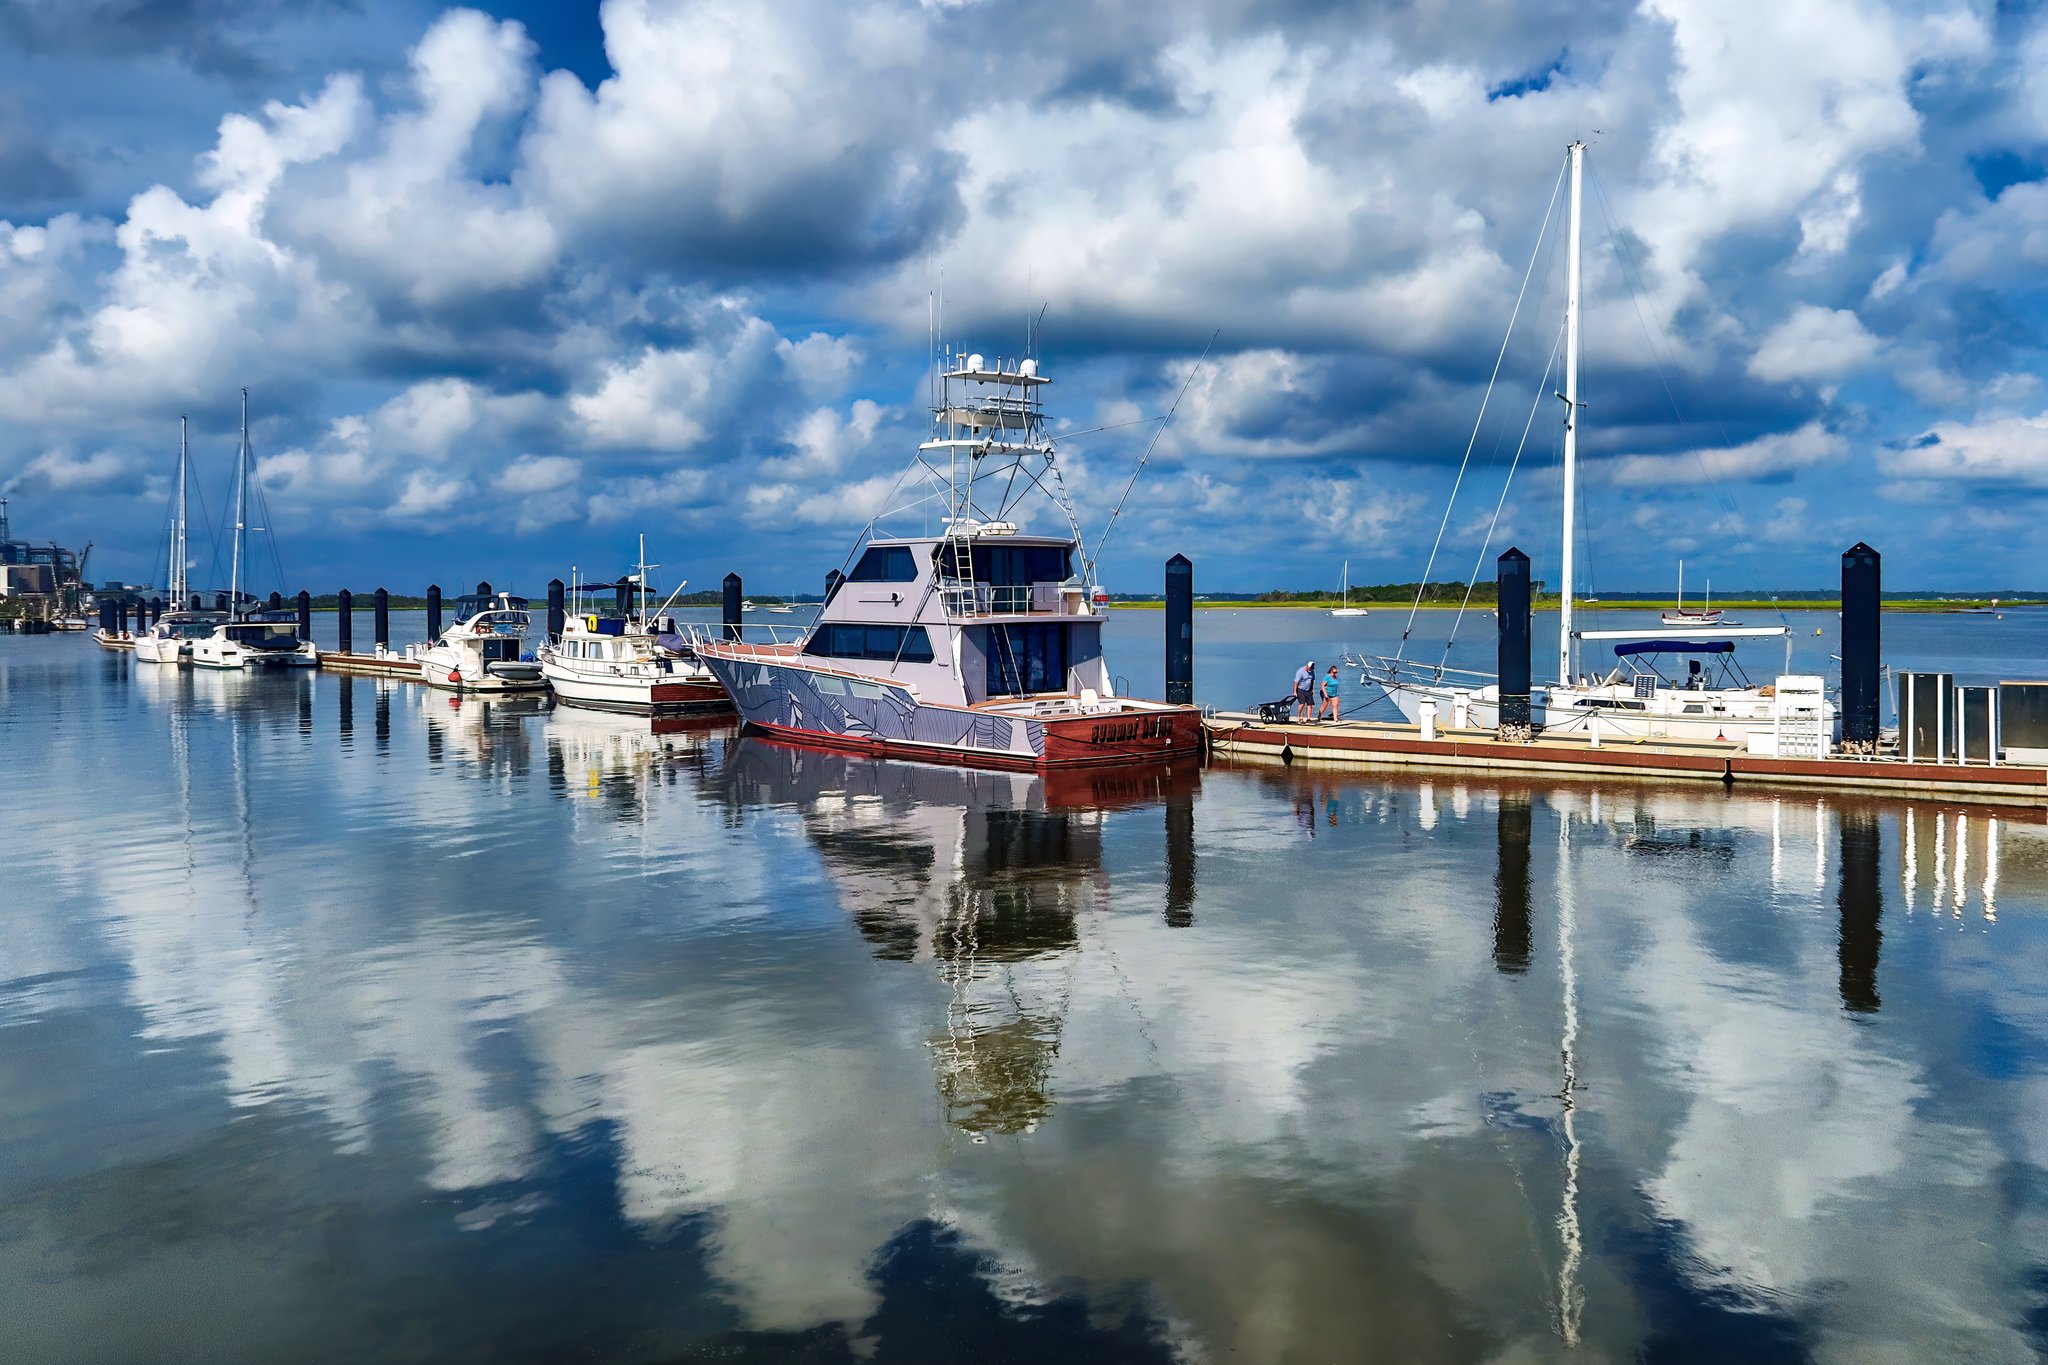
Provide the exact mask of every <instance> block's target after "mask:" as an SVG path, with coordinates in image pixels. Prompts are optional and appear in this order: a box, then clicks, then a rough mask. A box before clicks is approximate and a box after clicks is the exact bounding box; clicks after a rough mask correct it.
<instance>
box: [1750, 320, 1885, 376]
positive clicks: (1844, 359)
mask: <svg viewBox="0 0 2048 1365" xmlns="http://www.w3.org/2000/svg"><path fill="white" fill-rule="evenodd" d="M1882 347H1883V343H1882V342H1881V341H1879V340H1878V338H1877V337H1876V336H1875V335H1873V334H1872V333H1871V331H1870V329H1869V328H1867V327H1865V326H1864V325H1863V321H1862V319H1860V318H1858V317H1857V316H1856V314H1855V313H1853V312H1851V311H1850V310H1849V309H1847V308H1820V307H1816V306H1815V305H1813V304H1810V303H1802V304H1800V305H1798V306H1797V307H1796V308H1794V309H1793V310H1792V315H1791V316H1790V317H1788V318H1786V319H1785V320H1784V321H1783V322H1781V323H1779V324H1778V325H1777V326H1776V327H1774V328H1772V329H1771V330H1770V332H1769V333H1768V334H1767V335H1766V336H1765V337H1764V339H1763V341H1762V342H1761V343H1759V344H1758V346H1757V348H1756V354H1755V355H1753V356H1751V357H1750V359H1749V372H1750V373H1751V374H1753V375H1755V376H1756V377H1757V378H1758V379H1762V380H1765V381H1767V382H1769V383H1774V384H1777V383H1801V382H1813V381H1826V380H1835V379H1841V378H1843V377H1845V376H1847V375H1849V374H1852V373H1854V372H1855V371H1856V370H1858V369H1860V368H1862V367H1863V366H1865V365H1868V364H1869V363H1870V362H1871V361H1872V360H1875V359H1876V358H1877V353H1878V351H1879V350H1880V349H1881V348H1882Z"/></svg>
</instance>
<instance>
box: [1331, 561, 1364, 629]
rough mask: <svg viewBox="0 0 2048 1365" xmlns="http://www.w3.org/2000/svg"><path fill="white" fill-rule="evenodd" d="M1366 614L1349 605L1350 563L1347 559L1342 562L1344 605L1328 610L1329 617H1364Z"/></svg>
mask: <svg viewBox="0 0 2048 1365" xmlns="http://www.w3.org/2000/svg"><path fill="white" fill-rule="evenodd" d="M1367 614H1368V613H1367V612H1366V609H1365V608H1364V607H1354V606H1352V605H1351V561H1350V560H1348V559H1347V560H1345V561H1344V605H1343V606H1341V607H1332V608H1330V615H1332V616H1365V615H1367Z"/></svg>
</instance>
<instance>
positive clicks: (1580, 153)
mask: <svg viewBox="0 0 2048 1365" xmlns="http://www.w3.org/2000/svg"><path fill="white" fill-rule="evenodd" d="M1585 151H1586V147H1585V144H1584V143H1581V142H1574V143H1572V144H1571V146H1570V147H1569V148H1568V149H1567V151H1566V171H1567V173H1568V175H1569V178H1570V196H1569V203H1570V219H1569V233H1570V240H1569V243H1568V245H1567V248H1566V251H1565V313H1564V392H1563V393H1561V394H1559V395H1558V397H1559V398H1561V399H1562V400H1563V401H1564V411H1565V415H1564V488H1563V502H1564V534H1563V538H1562V541H1561V545H1562V559H1563V563H1562V566H1561V568H1562V572H1561V574H1560V575H1559V577H1560V598H1559V609H1558V646H1557V651H1558V652H1557V681H1556V682H1554V683H1552V684H1550V685H1549V686H1548V687H1540V686H1538V687H1532V688H1531V695H1530V697H1529V721H1530V725H1531V726H1532V727H1533V728H1535V729H1539V730H1543V731H1545V732H1547V733H1553V734H1554V733H1561V732H1562V733H1571V732H1574V731H1577V732H1580V733H1587V732H1590V731H1591V730H1592V727H1593V725H1594V722H1595V720H1596V719H1597V720H1598V722H1599V724H1600V731H1601V733H1603V734H1604V735H1606V736H1608V737H1610V738H1614V739H1671V740H1697V741H1716V740H1728V741H1734V742H1736V743H1745V742H1747V741H1748V740H1749V738H1750V736H1752V735H1765V734H1770V733H1771V732H1772V731H1773V729H1774V727H1775V726H1776V725H1777V724H1778V720H1779V715H1780V710H1781V708H1780V707H1779V705H1778V702H1779V693H1780V691H1781V690H1783V691H1785V692H1786V693H1787V695H1788V697H1789V696H1790V695H1792V694H1793V693H1795V692H1796V693H1798V694H1799V695H1800V697H1801V704H1802V705H1803V706H1806V707H1809V708H1812V707H1813V706H1814V701H1815V700H1817V712H1816V711H1815V710H1813V709H1809V710H1808V711H1806V712H1805V713H1804V716H1803V720H1804V721H1805V723H1809V724H1817V725H1818V726H1819V727H1820V734H1821V735H1823V736H1828V735H1832V734H1833V733H1834V731H1835V727H1836V725H1837V723H1838V719H1839V717H1838V715H1837V711H1836V708H1835V706H1834V704H1833V703H1832V702H1829V701H1827V700H1826V699H1825V698H1819V699H1813V700H1809V699H1808V697H1807V693H1808V690H1809V689H1810V687H1811V686H1812V685H1813V684H1812V680H1811V679H1808V678H1798V679H1795V678H1794V677H1793V676H1792V675H1791V674H1790V670H1791V662H1792V658H1791V656H1792V641H1791V631H1790V630H1789V629H1787V628H1786V627H1783V626H1748V627H1743V626H1729V625H1720V624H1718V623H1708V622H1703V621H1701V620H1698V619H1696V618H1687V620H1686V623H1685V624H1682V625H1677V626H1673V625H1670V624H1666V625H1663V626H1646V627H1637V628H1634V629H1629V630H1575V629H1574V628H1573V620H1572V608H1573V588H1574V573H1573V555H1574V552H1575V550H1576V548H1577V540H1576V534H1577V527H1576V524H1575V512H1576V509H1577V504H1578V493H1577V488H1578V431H1579V420H1580V412H1581V409H1582V408H1583V407H1584V404H1582V403H1581V402H1580V401H1579V267H1580V262H1579V239H1580V228H1581V213H1580V194H1581V185H1582V179H1583V175H1584V167H1585ZM1538 249H1539V250H1540V249H1541V241H1540V239H1539V242H1538ZM1548 378H1549V376H1548V374H1547V373H1546V375H1545V380H1546V383H1547V381H1548ZM1475 431H1476V429H1475ZM1468 458H1469V452H1468ZM1504 500H1505V499H1503V501H1504ZM1448 520H1449V514H1448V512H1447V513H1446V524H1448ZM1482 553H1483V552H1482ZM1433 559H1434V554H1432V561H1433ZM1428 578H1429V570H1428V569H1427V568H1426V569H1425V570H1424V572H1423V579H1424V581H1427V580H1428ZM1416 602H1417V606H1418V607H1419V606H1420V602H1421V596H1420V594H1419V593H1418V595H1417V598H1416ZM1461 615H1462V611H1461ZM1665 619H1666V621H1667V622H1668V621H1669V620H1670V618H1669V617H1668V616H1667V617H1666V618H1665ZM1717 622H1718V615H1717ZM1414 624H1415V612H1414V611H1411V612H1410V613H1409V628H1410V629H1413V627H1414ZM1453 630H1454V631H1455V626H1454V627H1453ZM1702 630H1706V631H1710V632H1711V633H1710V634H1702V633H1701V632H1702ZM1402 638H1403V639H1404V640H1405V639H1406V638H1407V636H1406V633H1405V632H1404V634H1403V637H1402ZM1745 639H1747V640H1764V639H1777V640H1782V641H1783V642H1784V646H1785V668H1786V673H1785V675H1782V676H1781V677H1780V678H1779V679H1777V680H1776V681H1774V682H1772V683H1770V684H1765V685H1758V684H1756V683H1754V682H1752V681H1751V680H1750V679H1749V678H1747V677H1746V676H1744V675H1743V674H1742V672H1741V670H1740V668H1739V667H1737V666H1736V665H1735V663H1734V657H1733V656H1734V651H1735V647H1736V642H1737V641H1738V640H1745ZM1589 643H1590V644H1595V645H1597V646H1601V647H1611V648H1612V650H1613V653H1612V655H1611V656H1609V658H1598V657H1597V656H1596V657H1595V658H1591V659H1588V658H1582V657H1581V647H1582V646H1583V645H1585V644H1589ZM1445 653H1446V655H1447V656H1448V653H1449V650H1448V647H1446V650H1445ZM1667 658H1668V659H1670V660H1672V661H1675V662H1676V663H1682V664H1683V665H1684V667H1683V670H1682V671H1680V670H1678V669H1677V668H1676V667H1675V666H1673V665H1667V664H1666V663H1665V662H1664V661H1665V660H1666V659H1667ZM1609 659H1611V662H1610V661H1609ZM1345 661H1346V662H1347V663H1349V664H1351V665H1352V666H1354V667H1356V668H1358V670H1359V680H1360V682H1362V683H1366V684H1371V685H1375V686H1378V687H1379V688H1380V689H1381V690H1382V692H1383V693H1384V694H1385V695H1386V697H1387V698H1388V699H1389V700H1390V701H1392V702H1393V703H1394V705H1395V706H1397V707H1399V708H1400V711H1401V714H1402V715H1403V716H1405V717H1407V719H1408V720H1409V721H1410V722H1411V723H1415V724H1420V723H1421V719H1422V715H1423V708H1424V707H1425V706H1429V707H1431V708H1433V711H1434V714H1435V715H1436V717H1437V718H1438V720H1439V721H1441V722H1442V723H1445V724H1449V725H1451V726H1453V727H1454V728H1465V727H1470V728H1474V729H1498V728H1499V726H1500V684H1499V680H1498V679H1496V678H1494V677H1493V676H1492V675H1490V674H1483V673H1476V672H1469V671H1466V670H1461V669H1454V668H1448V667H1446V666H1444V664H1442V663H1438V664H1435V665H1430V664H1426V663H1421V662H1418V661H1415V660H1410V659H1404V658H1402V657H1400V656H1398V655H1396V656H1394V657H1391V658H1389V657H1387V656H1384V655H1371V656H1359V655H1354V654H1347V655H1346V656H1345ZM1667 669H1669V671H1667ZM1781 684H1782V685H1784V686H1783V687H1782V688H1781Z"/></svg>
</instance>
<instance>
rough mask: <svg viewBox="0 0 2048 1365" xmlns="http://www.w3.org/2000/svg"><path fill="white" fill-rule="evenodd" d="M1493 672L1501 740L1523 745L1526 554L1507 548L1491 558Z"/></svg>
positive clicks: (1526, 703)
mask: <svg viewBox="0 0 2048 1365" xmlns="http://www.w3.org/2000/svg"><path fill="white" fill-rule="evenodd" d="M1494 589H1495V591H1494V598H1495V600H1494V617H1495V620H1496V624H1497V626H1498V629H1497V631H1496V636H1497V638H1496V640H1495V644H1494V671H1495V674H1496V676H1498V677H1499V678H1500V720H1499V724H1498V727H1497V732H1498V734H1499V735H1500V738H1501V740H1502V742H1504V743H1510V744H1526V743H1527V742H1528V741H1529V740H1530V738H1531V737H1532V731H1531V729H1530V724H1529V637H1530V629H1529V556H1527V555H1525V554H1523V553H1522V552H1521V550H1520V549H1518V548H1515V547H1512V546H1511V547H1509V548H1508V549H1507V550H1506V551H1504V552H1503V553H1502V554H1501V557H1500V558H1499V559H1498V560H1496V561H1494Z"/></svg>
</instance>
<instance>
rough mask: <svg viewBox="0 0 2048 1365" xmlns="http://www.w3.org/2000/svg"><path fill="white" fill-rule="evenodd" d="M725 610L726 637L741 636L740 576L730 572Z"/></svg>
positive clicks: (727, 579) (727, 581)
mask: <svg viewBox="0 0 2048 1365" xmlns="http://www.w3.org/2000/svg"><path fill="white" fill-rule="evenodd" d="M724 607H725V610H724V612H723V617H724V626H725V638H726V639H728V640H737V639H739V638H740V576H739V575H738V574H736V573H729V574H727V575H726V576H725V603H724Z"/></svg>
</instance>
